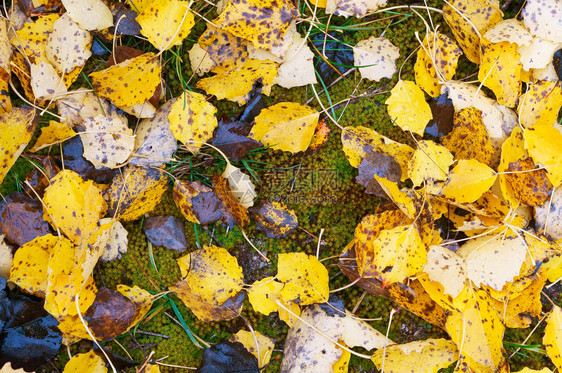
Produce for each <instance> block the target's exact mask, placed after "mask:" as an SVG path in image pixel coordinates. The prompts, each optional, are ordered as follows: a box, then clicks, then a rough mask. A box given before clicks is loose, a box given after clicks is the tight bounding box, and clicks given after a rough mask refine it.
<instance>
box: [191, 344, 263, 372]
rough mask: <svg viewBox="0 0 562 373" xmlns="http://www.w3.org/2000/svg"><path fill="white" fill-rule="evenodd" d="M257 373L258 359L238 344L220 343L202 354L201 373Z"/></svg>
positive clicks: (199, 369)
mask: <svg viewBox="0 0 562 373" xmlns="http://www.w3.org/2000/svg"><path fill="white" fill-rule="evenodd" d="M233 370H234V371H238V372H245V373H246V372H247V373H259V371H260V370H259V368H258V359H257V358H256V357H255V356H254V355H252V353H250V351H248V350H247V349H246V348H245V347H244V345H243V344H242V343H240V342H230V341H226V342H220V343H217V344H215V345H213V346H211V347H209V348H207V349H206V350H205V351H204V352H203V359H202V360H201V365H200V366H199V368H198V369H197V371H198V372H201V373H211V372H216V373H228V372H231V371H233Z"/></svg>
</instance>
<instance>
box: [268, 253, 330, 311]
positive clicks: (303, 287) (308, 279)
mask: <svg viewBox="0 0 562 373" xmlns="http://www.w3.org/2000/svg"><path fill="white" fill-rule="evenodd" d="M277 279H278V280H279V281H280V282H282V283H283V284H284V286H283V289H281V296H282V297H283V299H284V300H286V301H295V302H296V303H298V304H300V305H303V306H304V305H308V304H313V303H322V302H326V301H327V300H328V292H329V287H328V270H327V269H326V267H324V265H322V263H320V262H319V261H318V259H317V258H316V257H315V256H312V255H307V254H305V253H300V252H296V253H285V254H279V261H278V264H277Z"/></svg>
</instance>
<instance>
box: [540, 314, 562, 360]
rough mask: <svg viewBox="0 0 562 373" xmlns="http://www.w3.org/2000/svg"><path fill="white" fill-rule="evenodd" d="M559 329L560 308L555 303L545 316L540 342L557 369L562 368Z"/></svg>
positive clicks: (561, 337) (560, 324) (561, 322)
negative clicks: (542, 335)
mask: <svg viewBox="0 0 562 373" xmlns="http://www.w3.org/2000/svg"><path fill="white" fill-rule="evenodd" d="M561 331H562V310H561V309H560V307H558V306H557V305H554V306H553V307H552V310H551V311H550V312H549V313H548V316H547V318H546V327H545V328H544V337H543V340H542V343H543V344H544V347H545V348H546V353H547V355H548V357H549V358H550V360H551V361H552V362H553V363H554V366H555V367H556V368H558V369H561V368H562V356H561V353H560V350H561V347H562V335H561V333H560V332H561Z"/></svg>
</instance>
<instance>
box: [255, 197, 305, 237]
mask: <svg viewBox="0 0 562 373" xmlns="http://www.w3.org/2000/svg"><path fill="white" fill-rule="evenodd" d="M250 212H251V213H252V217H253V218H254V220H255V221H256V228H257V229H258V230H260V231H262V232H264V233H265V236H266V237H268V238H283V237H287V235H288V234H289V233H291V232H292V231H293V230H294V229H295V228H296V227H297V225H299V223H298V221H297V215H296V214H295V212H294V211H293V210H291V209H289V208H288V207H287V206H285V204H283V203H281V202H265V201H262V202H261V203H260V204H259V205H258V206H256V207H254V208H252V209H250Z"/></svg>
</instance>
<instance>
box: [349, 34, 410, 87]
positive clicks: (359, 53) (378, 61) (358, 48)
mask: <svg viewBox="0 0 562 373" xmlns="http://www.w3.org/2000/svg"><path fill="white" fill-rule="evenodd" d="M398 57H400V50H399V49H398V48H397V47H396V46H394V45H393V44H392V43H391V42H390V40H388V39H387V38H384V37H380V38H377V37H374V36H371V37H370V38H368V39H365V40H361V41H360V42H359V43H357V44H356V45H355V47H354V48H353V60H354V65H355V66H356V67H357V68H358V69H359V72H360V73H361V77H362V78H366V79H369V80H373V81H375V82H378V81H380V80H381V79H382V78H388V79H391V78H392V76H393V75H394V73H395V72H396V71H397V69H396V59H398Z"/></svg>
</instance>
